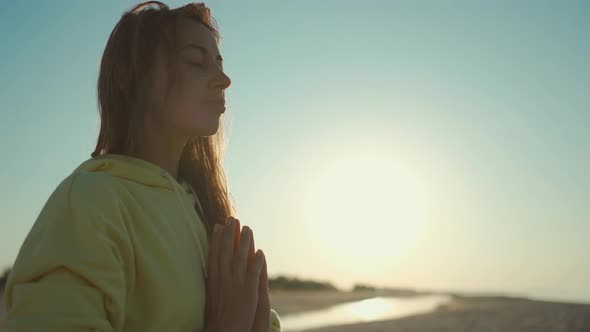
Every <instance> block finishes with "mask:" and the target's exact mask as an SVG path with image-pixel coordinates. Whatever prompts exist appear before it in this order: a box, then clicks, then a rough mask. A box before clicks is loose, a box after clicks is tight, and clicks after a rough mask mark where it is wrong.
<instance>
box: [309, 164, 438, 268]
mask: <svg viewBox="0 0 590 332" xmlns="http://www.w3.org/2000/svg"><path fill="white" fill-rule="evenodd" d="M305 194H306V195H305V197H304V202H303V207H302V208H303V214H304V221H305V223H306V227H307V229H308V230H309V232H310V233H311V234H310V236H311V238H312V240H313V241H315V242H316V245H317V247H319V248H321V250H322V251H323V253H325V254H326V255H329V256H330V257H331V258H334V259H339V260H342V262H343V263H345V264H347V265H353V266H354V267H358V268H362V267H369V266H372V267H374V266H375V265H387V264H389V263H393V262H394V261H395V260H396V259H398V258H399V257H400V256H403V255H404V254H405V253H406V252H407V251H408V250H410V248H411V247H412V246H413V245H415V244H416V241H418V238H419V236H420V234H421V232H422V230H423V229H424V226H425V224H426V221H427V197H426V190H425V184H424V183H422V182H421V181H420V178H419V176H418V175H417V174H415V172H413V171H412V168H411V167H410V165H405V164H403V163H402V162H401V161H399V160H396V159H394V157H393V156H384V155H373V154H371V153H355V154H354V156H349V157H340V158H333V159H332V160H331V161H330V162H328V163H325V164H324V167H322V168H321V169H318V170H317V172H316V173H315V174H314V176H313V178H312V179H311V180H310V182H309V187H308V188H307V189H306V190H305Z"/></svg>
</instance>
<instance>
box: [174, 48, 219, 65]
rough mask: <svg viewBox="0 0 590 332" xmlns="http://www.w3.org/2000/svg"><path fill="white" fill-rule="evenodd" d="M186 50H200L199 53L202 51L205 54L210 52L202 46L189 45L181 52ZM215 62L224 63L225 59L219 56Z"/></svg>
mask: <svg viewBox="0 0 590 332" xmlns="http://www.w3.org/2000/svg"><path fill="white" fill-rule="evenodd" d="M186 48H191V49H195V50H199V51H202V52H203V53H205V54H208V53H209V50H207V48H206V47H204V46H201V45H197V44H187V45H185V46H184V47H183V48H182V49H181V51H182V50H184V49H186ZM215 60H219V61H222V62H223V58H222V57H221V55H220V54H217V57H215Z"/></svg>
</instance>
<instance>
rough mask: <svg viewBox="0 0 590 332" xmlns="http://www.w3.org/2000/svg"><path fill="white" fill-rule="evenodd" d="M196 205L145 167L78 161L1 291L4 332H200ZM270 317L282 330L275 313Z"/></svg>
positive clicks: (133, 161)
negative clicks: (78, 164)
mask: <svg viewBox="0 0 590 332" xmlns="http://www.w3.org/2000/svg"><path fill="white" fill-rule="evenodd" d="M195 202H196V203H197V204H199V206H200V203H199V202H198V199H197V197H196V195H195V194H194V192H192V190H190V187H189V185H188V184H186V183H184V182H182V183H178V181H177V180H176V179H174V178H173V177H172V176H171V175H170V174H169V173H168V172H166V171H165V170H163V169H162V168H160V167H159V166H157V165H155V164H153V163H150V162H148V161H145V160H142V159H137V158H133V157H129V156H125V155H117V154H108V155H103V156H98V157H95V158H91V159H89V160H87V161H85V162H83V163H82V164H81V165H80V166H79V167H78V168H76V169H75V170H74V172H72V174H71V175H69V176H68V177H66V178H65V179H64V180H63V181H62V182H61V183H60V184H59V185H58V186H57V188H56V189H55V191H54V192H53V193H52V194H51V196H50V197H49V199H48V200H47V203H46V204H45V206H44V207H43V209H42V210H41V213H40V214H39V216H38V218H37V220H36V221H35V223H34V224H33V227H32V228H31V230H30V231H29V233H28V235H27V237H26V238H25V240H24V242H23V244H22V246H21V248H20V251H19V253H18V256H17V258H16V261H15V263H14V265H13V267H12V271H11V273H10V274H9V277H8V280H7V283H6V289H5V294H4V301H5V309H6V313H5V317H4V319H5V325H6V328H7V329H8V331H10V332H21V331H23V332H24V331H62V332H68V331H93V332H107V331H141V332H149V331H158V332H161V331H170V332H177V331H178V332H197V331H201V330H202V329H203V328H204V318H205V317H204V311H205V291H206V286H205V277H206V275H207V274H206V273H207V271H206V267H207V260H206V258H207V250H208V243H207V235H206V231H205V227H204V225H203V223H202V221H201V219H200V217H199V216H198V214H197V213H196V211H195V209H194V208H193V206H194V204H195ZM270 318H271V326H270V329H269V331H271V332H279V331H281V327H280V320H279V316H278V314H277V313H276V311H274V310H273V309H271V311H270Z"/></svg>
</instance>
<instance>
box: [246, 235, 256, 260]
mask: <svg viewBox="0 0 590 332" xmlns="http://www.w3.org/2000/svg"><path fill="white" fill-rule="evenodd" d="M255 251H256V247H255V246H254V231H252V229H251V228H250V250H249V253H248V266H250V265H252V264H254V258H256V257H255V255H256V252H255Z"/></svg>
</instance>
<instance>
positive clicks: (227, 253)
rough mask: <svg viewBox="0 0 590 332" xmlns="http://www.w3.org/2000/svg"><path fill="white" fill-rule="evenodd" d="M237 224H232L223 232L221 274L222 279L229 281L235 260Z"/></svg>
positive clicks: (220, 261) (220, 260)
mask: <svg viewBox="0 0 590 332" xmlns="http://www.w3.org/2000/svg"><path fill="white" fill-rule="evenodd" d="M235 228H236V227H235V223H234V222H230V223H229V224H228V225H227V226H226V227H225V229H224V230H223V239H222V241H221V248H220V259H219V265H220V266H219V273H220V274H221V277H222V278H224V279H227V278H228V277H230V276H231V264H232V260H233V256H234V255H233V239H234V233H235Z"/></svg>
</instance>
